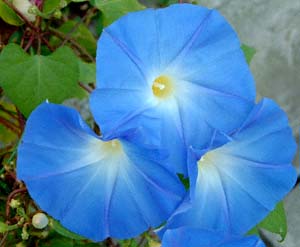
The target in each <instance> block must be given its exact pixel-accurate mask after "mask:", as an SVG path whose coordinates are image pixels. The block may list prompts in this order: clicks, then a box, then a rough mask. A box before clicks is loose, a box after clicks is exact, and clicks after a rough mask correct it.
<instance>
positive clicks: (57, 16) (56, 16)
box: [53, 9, 62, 19]
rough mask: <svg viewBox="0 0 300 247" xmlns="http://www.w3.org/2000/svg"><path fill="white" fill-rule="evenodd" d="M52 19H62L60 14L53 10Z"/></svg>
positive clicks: (58, 11)
mask: <svg viewBox="0 0 300 247" xmlns="http://www.w3.org/2000/svg"><path fill="white" fill-rule="evenodd" d="M53 16H54V18H56V19H60V18H61V17H62V13H61V11H60V10H59V9H57V10H55V11H54V13H53Z"/></svg>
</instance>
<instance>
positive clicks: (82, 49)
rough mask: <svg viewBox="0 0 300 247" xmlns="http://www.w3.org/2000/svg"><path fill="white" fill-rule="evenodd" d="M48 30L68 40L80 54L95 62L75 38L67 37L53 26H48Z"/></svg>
mask: <svg viewBox="0 0 300 247" xmlns="http://www.w3.org/2000/svg"><path fill="white" fill-rule="evenodd" d="M49 31H50V32H51V33H53V34H54V35H55V36H56V37H58V38H60V39H62V40H66V39H67V40H68V41H69V42H70V43H71V44H72V45H73V46H74V47H76V48H77V49H78V50H79V51H81V53H82V54H84V55H85V56H87V57H88V58H89V59H90V60H91V62H93V63H95V62H96V61H95V58H93V57H92V55H91V54H90V53H89V52H88V51H87V50H86V49H85V48H84V47H82V46H81V45H80V44H79V43H77V42H76V41H75V40H73V39H71V38H67V37H66V35H65V34H64V33H62V32H60V31H58V30H56V29H55V28H52V27H49Z"/></svg>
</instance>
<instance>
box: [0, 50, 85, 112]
mask: <svg viewBox="0 0 300 247" xmlns="http://www.w3.org/2000/svg"><path fill="white" fill-rule="evenodd" d="M0 71H1V74H0V86H1V87H2V88H3V89H4V91H5V94H6V95H7V96H8V97H9V98H10V100H11V101H12V102H13V103H14V104H15V105H16V106H17V107H18V108H19V109H20V111H21V112H22V113H23V114H24V115H25V116H28V115H29V114H30V113H31V111H32V110H33V109H34V108H35V107H36V106H38V105H39V104H40V103H42V102H43V101H45V100H47V99H48V100H49V101H50V102H53V103H61V102H62V101H63V100H65V99H67V98H71V97H75V96H77V95H78V92H79V90H80V88H79V86H78V79H79V66H78V61H77V57H76V56H75V54H74V53H73V51H72V50H71V49H70V48H68V47H61V48H59V49H57V50H56V51H55V52H53V53H52V54H51V55H49V56H41V55H34V56H29V55H28V54H27V53H25V52H24V51H23V49H22V48H20V47H19V46H18V45H15V44H10V45H8V46H6V47H5V48H4V49H3V51H2V53H1V54H0ZM82 91H83V90H81V91H80V92H82Z"/></svg>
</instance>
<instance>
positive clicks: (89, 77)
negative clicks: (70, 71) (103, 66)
mask: <svg viewBox="0 0 300 247" xmlns="http://www.w3.org/2000/svg"><path fill="white" fill-rule="evenodd" d="M79 81H80V82H83V83H95V82H96V64H95V63H86V62H83V61H82V60H79Z"/></svg>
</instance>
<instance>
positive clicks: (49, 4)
mask: <svg viewBox="0 0 300 247" xmlns="http://www.w3.org/2000/svg"><path fill="white" fill-rule="evenodd" d="M60 7H61V0H45V1H44V4H43V13H45V14H50V13H53V12H54V11H55V10H57V9H60Z"/></svg>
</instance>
